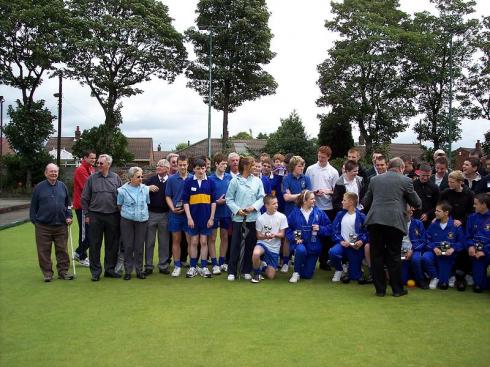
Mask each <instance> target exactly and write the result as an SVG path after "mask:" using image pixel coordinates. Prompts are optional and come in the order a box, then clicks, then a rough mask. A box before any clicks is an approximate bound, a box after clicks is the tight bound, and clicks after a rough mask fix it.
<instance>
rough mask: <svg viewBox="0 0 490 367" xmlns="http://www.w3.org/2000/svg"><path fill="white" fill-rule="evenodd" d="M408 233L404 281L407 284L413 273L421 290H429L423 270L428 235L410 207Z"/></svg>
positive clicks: (403, 273) (404, 260)
mask: <svg viewBox="0 0 490 367" xmlns="http://www.w3.org/2000/svg"><path fill="white" fill-rule="evenodd" d="M407 214H408V223H407V227H408V231H407V235H406V236H404V237H403V240H402V281H403V283H404V284H406V283H407V281H408V279H409V275H410V270H411V271H412V273H413V275H414V278H415V281H416V282H417V285H418V286H419V287H420V288H421V289H428V288H429V286H428V285H427V282H426V281H425V276H424V271H423V269H422V255H423V253H424V252H425V251H428V250H429V249H428V247H427V234H426V232H425V227H424V224H423V223H422V222H421V221H420V220H418V219H415V218H413V208H412V207H411V206H408V208H407Z"/></svg>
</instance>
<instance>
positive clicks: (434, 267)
mask: <svg viewBox="0 0 490 367" xmlns="http://www.w3.org/2000/svg"><path fill="white" fill-rule="evenodd" d="M450 211H451V205H449V204H448V203H447V202H440V203H439V204H437V206H436V212H435V214H436V220H435V221H434V222H433V223H432V224H431V225H430V226H429V228H428V229H427V245H428V247H429V249H430V251H427V252H425V253H424V254H423V255H422V264H423V267H424V269H425V271H426V272H427V273H428V274H429V277H430V279H431V281H430V283H429V288H430V289H435V288H436V287H437V286H439V288H440V289H444V290H445V289H447V288H448V282H449V275H450V273H451V268H452V266H453V264H454V260H455V258H456V254H457V253H458V252H459V251H461V250H462V249H463V246H464V235H463V230H462V228H461V227H456V226H455V225H454V221H453V219H452V218H450V217H449V213H450Z"/></svg>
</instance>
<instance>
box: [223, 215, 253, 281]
mask: <svg viewBox="0 0 490 367" xmlns="http://www.w3.org/2000/svg"><path fill="white" fill-rule="evenodd" d="M232 226H233V235H232V239H231V250H230V261H229V263H228V274H233V275H235V276H236V275H237V271H240V272H241V274H250V272H251V271H252V252H253V249H254V247H255V243H256V242H257V233H256V232H255V222H247V223H246V226H247V228H248V234H247V237H245V245H244V246H245V251H244V255H243V263H242V268H241V269H237V268H238V260H239V257H240V251H241V243H242V239H243V236H242V222H233V224H232Z"/></svg>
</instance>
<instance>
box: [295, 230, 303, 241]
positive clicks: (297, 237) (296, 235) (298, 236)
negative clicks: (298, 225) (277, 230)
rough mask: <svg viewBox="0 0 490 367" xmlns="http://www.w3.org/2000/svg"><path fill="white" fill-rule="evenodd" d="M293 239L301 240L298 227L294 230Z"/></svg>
mask: <svg viewBox="0 0 490 367" xmlns="http://www.w3.org/2000/svg"><path fill="white" fill-rule="evenodd" d="M294 239H295V240H296V241H299V240H301V231H300V230H299V229H297V230H295V231H294Z"/></svg>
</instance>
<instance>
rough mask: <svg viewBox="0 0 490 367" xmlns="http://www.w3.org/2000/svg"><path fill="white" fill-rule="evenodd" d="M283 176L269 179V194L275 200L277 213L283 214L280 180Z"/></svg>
mask: <svg viewBox="0 0 490 367" xmlns="http://www.w3.org/2000/svg"><path fill="white" fill-rule="evenodd" d="M283 177H284V176H279V175H275V174H273V175H272V178H271V177H269V180H270V183H271V194H272V195H274V196H275V197H276V198H277V203H278V204H279V207H278V208H277V210H278V211H280V212H281V213H284V196H283V195H282V179H283Z"/></svg>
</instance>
